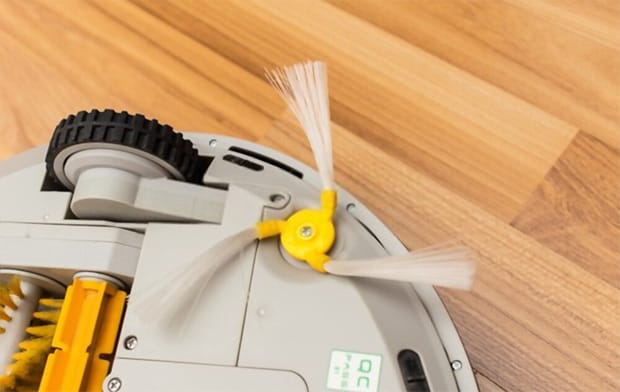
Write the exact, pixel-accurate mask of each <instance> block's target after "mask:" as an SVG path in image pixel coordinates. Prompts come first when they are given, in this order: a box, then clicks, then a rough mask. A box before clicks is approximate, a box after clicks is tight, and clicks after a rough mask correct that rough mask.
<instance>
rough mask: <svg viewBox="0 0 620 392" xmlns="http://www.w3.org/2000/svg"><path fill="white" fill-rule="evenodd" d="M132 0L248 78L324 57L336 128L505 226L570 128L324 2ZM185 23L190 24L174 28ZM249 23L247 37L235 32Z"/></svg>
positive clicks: (243, 31) (567, 138) (558, 150)
mask: <svg viewBox="0 0 620 392" xmlns="http://www.w3.org/2000/svg"><path fill="white" fill-rule="evenodd" d="M139 3H140V4H141V5H142V6H143V7H144V8H145V9H149V10H150V12H153V13H155V14H156V15H157V16H159V17H161V18H162V19H165V20H167V21H168V22H169V23H170V24H172V25H174V26H176V27H177V28H179V29H182V30H183V31H185V32H186V33H187V34H189V35H191V36H194V37H196V39H201V38H200V37H202V41H201V42H203V43H204V44H205V45H207V46H209V45H211V37H212V36H214V37H216V38H214V39H215V40H216V41H217V42H218V48H219V50H220V51H221V53H223V54H224V55H225V56H226V57H228V58H233V59H235V61H236V62H240V63H241V64H243V66H244V68H246V69H247V70H248V71H251V72H253V73H255V74H257V75H262V73H263V69H264V67H265V66H271V65H275V64H287V63H291V62H294V61H297V60H300V59H304V58H309V57H313V58H323V59H325V60H326V61H327V62H328V63H329V67H330V92H331V100H332V102H331V106H332V111H333V116H334V120H335V121H336V122H337V123H340V124H343V125H346V126H347V127H348V129H350V130H352V131H353V132H355V133H356V134H358V135H360V136H361V137H363V138H365V139H367V140H372V141H373V143H376V144H378V145H381V146H382V148H383V149H385V150H386V151H389V152H390V153H392V154H394V155H399V156H403V157H406V159H408V163H410V164H413V165H415V166H416V167H418V168H420V169H421V170H424V171H425V172H427V173H429V174H431V175H433V176H434V177H435V178H437V179H438V180H440V181H442V182H443V183H444V184H445V185H447V186H449V187H450V188H451V189H453V190H455V191H457V192H458V193H459V194H462V195H464V196H466V197H468V198H469V199H472V200H476V201H478V202H481V203H484V204H485V205H486V206H488V208H489V210H491V211H493V212H494V213H495V214H496V215H497V216H500V217H502V218H504V219H505V220H510V219H511V218H512V217H513V216H514V214H515V213H516V212H517V210H518V206H520V205H521V204H522V203H523V202H524V201H525V200H527V198H528V197H529V194H530V193H531V192H532V191H533V190H534V189H535V187H536V185H537V184H538V182H539V181H540V180H541V179H542V178H543V177H544V174H545V173H546V172H547V170H548V169H549V167H550V166H551V164H552V163H553V162H554V161H555V160H556V159H557V157H558V156H559V154H560V153H561V151H562V150H563V149H564V148H565V146H566V144H567V143H568V142H569V141H570V139H571V138H572V136H573V135H574V133H575V131H576V130H575V128H574V127H572V126H570V125H569V124H567V123H564V122H562V121H560V120H558V119H556V118H554V117H552V116H549V115H548V114H546V113H544V112H542V111H540V110H539V109H537V108H536V107H534V106H531V105H529V104H527V103H526V102H524V101H521V100H519V99H516V98H514V97H513V96H511V95H508V94H506V93H504V92H503V91H501V90H499V89H497V88H495V87H494V86H492V85H490V84H487V83H485V82H483V81H482V80H479V79H476V78H474V77H472V76H471V75H469V74H467V73H465V72H462V71H461V70H459V69H457V68H454V67H452V66H450V65H449V64H447V63H445V62H443V61H440V60H438V59H437V58H435V57H433V56H430V55H429V54H428V53H426V52H424V51H422V50H419V49H418V48H416V47H414V46H411V45H408V44H406V43H404V42H402V41H400V40H397V39H394V37H393V36H390V35H389V34H385V33H384V32H382V31H379V30H377V29H375V28H373V27H372V26H370V25H368V24H367V23H365V22H362V21H360V20H358V19H357V18H354V17H351V16H350V15H348V14H346V13H343V12H341V11H340V10H338V9H337V8H335V7H332V6H330V5H328V4H324V3H318V2H314V1H297V2H295V5H296V6H295V7H290V6H287V2H284V1H270V2H264V1H258V2H251V1H245V0H241V1H226V2H219V1H214V2H191V3H180V4H179V3H176V2H170V3H169V2H165V1H164V2H162V1H160V2H149V1H139ZM179 9H180V10H179ZM173 10H174V11H173ZM175 12H176V13H175ZM179 12H180V13H179ZM187 18H191V20H192V22H191V23H190V24H189V26H191V27H187V26H188V25H187V24H185V23H184V22H182V21H184V20H186V19H187ZM301 20H303V21H304V22H303V23H300V22H299V21H301ZM247 24H252V26H253V28H252V29H251V30H250V29H244V28H241V27H240V26H244V25H247ZM326 31H329V34H326V33H325V32H326ZM227 32H229V34H226V33H227ZM222 41H225V43H222ZM414 103H415V104H414ZM480 135H484V138H480ZM474 156H475V157H476V159H471V157H474Z"/></svg>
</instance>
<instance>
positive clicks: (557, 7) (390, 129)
mask: <svg viewBox="0 0 620 392" xmlns="http://www.w3.org/2000/svg"><path fill="white" fill-rule="evenodd" d="M619 26H620V2H618V1H616V0H595V1H594V0H593V1H590V0H549V1H538V0H504V1H500V0H437V1H429V0H420V1H378V0H328V1H301V0H294V1H284V0H281V1H280V0H273V1H271V0H270V1H248V0H233V1H224V0H211V1H192V2H190V1H182V2H179V1H163V0H159V1H151V0H133V1H125V0H107V1H99V2H95V3H85V2H72V1H64V0H63V1H46V2H36V1H31V0H28V1H9V0H0V80H1V81H2V88H1V89H0V158H7V157H10V156H11V155H13V154H16V153H18V152H20V151H23V150H25V149H28V148H30V147H32V146H35V145H39V144H42V143H45V142H46V141H47V140H48V138H49V135H50V132H51V130H52V129H53V127H54V126H55V124H56V122H57V121H58V120H59V119H61V118H62V117H64V116H65V115H66V114H68V113H72V112H76V111H78V110H81V109H90V108H107V107H110V108H117V109H125V110H128V111H131V112H141V113H144V114H146V115H147V116H151V117H156V118H158V119H160V120H161V121H163V122H167V123H170V124H171V125H173V126H174V127H175V128H177V129H185V130H202V131H209V132H214V133H222V134H227V135H234V136H237V137H241V138H246V139H250V140H254V141H258V142H261V143H265V144H267V145H270V146H275V147H276V148H278V149H281V150H283V151H285V152H287V153H289V154H291V155H293V156H295V157H298V158H300V159H303V160H305V161H307V162H311V156H310V154H309V151H308V150H307V148H305V147H303V148H302V147H300V146H305V141H304V140H303V136H302V134H301V133H300V132H299V131H298V130H297V129H296V128H295V126H293V125H292V119H291V117H290V115H289V114H288V113H287V111H286V109H285V107H284V105H283V103H282V102H281V101H280V98H279V97H278V96H277V95H276V94H275V93H274V91H272V89H271V88H270V87H269V85H268V84H267V83H266V82H265V80H264V78H263V70H264V68H265V67H272V66H275V65H284V64H290V63H293V62H296V61H299V60H303V59H323V60H325V61H327V62H328V64H329V70H330V74H329V75H330V97H331V107H332V112H333V114H332V116H333V123H334V132H335V135H334V137H335V141H334V143H335V161H336V171H337V181H338V182H339V183H340V184H341V185H343V186H345V187H346V188H348V189H349V190H350V191H352V192H353V193H354V194H356V195H357V196H358V197H359V198H361V199H362V200H363V201H364V202H366V203H367V204H368V205H369V206H370V207H371V208H372V209H373V210H374V211H375V212H376V213H377V214H378V215H379V216H380V217H381V218H382V219H383V220H384V221H385V222H386V223H387V224H388V225H389V226H390V227H391V228H393V230H394V231H395V233H396V234H397V235H398V236H399V237H400V238H401V239H402V240H403V241H404V242H405V243H406V244H407V245H408V246H409V247H412V248H414V247H417V246H421V245H424V244H430V243H433V242H438V241H442V240H445V239H448V238H451V237H454V236H459V237H460V238H461V239H462V240H463V241H465V242H466V243H467V244H469V245H470V246H472V247H474V248H475V249H477V250H478V251H479V252H480V254H481V256H482V260H481V265H480V269H479V275H478V277H477V282H476V284H475V287H474V289H473V291H472V292H471V293H462V292H456V291H448V290H441V295H442V297H443V299H444V301H445V303H446V305H447V306H448V308H449V310H450V312H451V314H452V316H453V318H454V321H455V323H456V325H457V327H458V329H459V332H460V334H461V336H462V339H463V341H464V344H465V346H466V348H467V350H468V352H469V354H470V359H471V361H472V364H473V366H474V367H475V369H476V372H477V378H478V381H479V384H480V388H481V390H483V391H499V390H506V391H543V390H544V391H618V390H620V353H619V350H620V306H619V300H620V244H619V241H620V177H619V176H620V154H619V148H620V101H619V91H620V54H619V52H620V30H619V29H620V27H619ZM2 191H3V192H4V191H10V190H2ZM387 392H390V391H387Z"/></svg>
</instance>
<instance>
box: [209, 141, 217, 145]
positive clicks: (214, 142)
mask: <svg viewBox="0 0 620 392" xmlns="http://www.w3.org/2000/svg"><path fill="white" fill-rule="evenodd" d="M215 146H217V140H215V139H211V140H209V147H215Z"/></svg>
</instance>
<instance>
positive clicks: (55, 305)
mask: <svg viewBox="0 0 620 392" xmlns="http://www.w3.org/2000/svg"><path fill="white" fill-rule="evenodd" d="M62 302H63V300H62V299H55V298H41V299H40V300H39V303H40V304H41V305H43V306H45V307H48V308H52V309H60V308H62Z"/></svg>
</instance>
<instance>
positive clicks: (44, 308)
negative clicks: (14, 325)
mask: <svg viewBox="0 0 620 392" xmlns="http://www.w3.org/2000/svg"><path fill="white" fill-rule="evenodd" d="M7 286H9V285H7ZM11 291H12V294H14V295H18V296H19V293H17V292H15V291H14V286H13V287H12V288H11ZM21 294H22V297H23V293H21ZM39 304H40V307H39V308H40V310H39V311H36V312H34V313H33V315H32V319H33V320H35V321H34V323H33V324H34V325H32V326H30V327H27V328H26V330H25V332H26V334H27V335H28V336H29V338H28V339H26V340H23V341H21V342H19V344H18V348H19V351H17V352H16V353H14V354H13V355H12V357H11V358H12V360H13V362H12V363H11V364H9V365H8V366H7V367H6V369H0V371H3V372H4V373H3V374H2V375H0V392H5V391H6V392H18V391H36V390H38V386H39V383H40V381H41V377H42V375H43V371H44V368H45V363H46V360H47V356H48V354H49V353H50V351H51V350H52V340H53V337H54V332H55V331H56V323H57V322H58V318H59V315H60V310H59V308H60V307H61V306H62V300H58V299H41V300H39ZM50 308H51V309H52V310H49V309H50ZM17 311H19V310H17Z"/></svg>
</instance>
